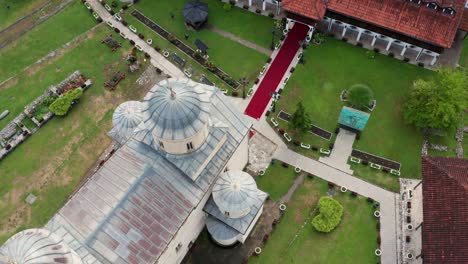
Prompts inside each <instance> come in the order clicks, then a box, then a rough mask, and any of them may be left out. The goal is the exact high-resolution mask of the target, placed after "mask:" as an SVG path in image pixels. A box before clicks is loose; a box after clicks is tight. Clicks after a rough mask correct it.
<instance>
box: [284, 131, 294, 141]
mask: <svg viewBox="0 0 468 264" xmlns="http://www.w3.org/2000/svg"><path fill="white" fill-rule="evenodd" d="M283 137H284V138H285V139H286V140H287V141H288V142H291V141H292V138H291V137H290V136H289V135H288V133H284V134H283Z"/></svg>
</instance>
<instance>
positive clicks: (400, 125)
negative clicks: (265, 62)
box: [276, 38, 432, 178]
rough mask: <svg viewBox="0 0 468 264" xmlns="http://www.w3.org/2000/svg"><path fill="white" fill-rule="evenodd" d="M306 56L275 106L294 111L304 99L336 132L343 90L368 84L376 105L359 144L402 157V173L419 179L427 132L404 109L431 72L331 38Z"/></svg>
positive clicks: (315, 118) (323, 123)
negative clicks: (414, 124) (420, 81)
mask: <svg viewBox="0 0 468 264" xmlns="http://www.w3.org/2000/svg"><path fill="white" fill-rule="evenodd" d="M304 56H305V57H304V58H305V61H306V63H305V65H298V67H297V68H296V71H295V72H294V74H293V76H292V77H291V80H290V81H289V82H288V84H287V87H286V89H285V90H284V91H283V94H282V98H281V99H280V100H279V102H278V104H277V108H276V109H277V110H278V111H279V110H281V109H283V110H285V111H287V112H289V113H293V112H294V110H295V108H296V106H295V105H296V104H297V102H298V101H299V100H302V101H303V103H304V104H305V105H306V107H307V109H308V110H309V112H310V114H311V118H312V122H313V123H314V124H316V125H318V126H320V127H322V128H324V129H327V130H329V131H330V132H333V131H334V129H335V127H336V126H337V120H338V115H339V113H340V110H341V107H342V106H343V105H344V104H343V103H342V102H340V100H339V95H340V93H341V91H342V90H343V89H346V88H348V87H349V86H350V85H353V84H356V83H362V84H366V85H368V86H369V87H371V89H372V90H373V92H374V94H375V98H376V100H377V107H376V108H375V110H374V111H373V112H372V114H371V117H370V120H369V122H368V124H367V127H366V129H365V130H364V132H363V133H362V136H361V139H360V140H358V141H356V143H355V145H354V148H357V149H360V150H363V151H366V152H370V153H373V154H376V155H380V156H383V157H386V158H389V159H392V160H396V161H399V162H401V163H402V177H407V178H419V177H420V151H421V143H422V135H421V133H419V132H418V131H417V130H416V129H414V128H413V127H411V126H409V125H406V124H405V123H404V122H403V119H402V115H401V113H400V108H401V105H402V102H403V98H404V97H405V96H406V94H407V93H408V91H409V89H410V87H411V85H412V83H413V81H414V80H416V79H418V78H427V77H429V76H430V75H431V74H432V72H430V71H428V70H425V69H422V68H419V67H416V66H413V65H410V64H407V63H404V62H401V61H398V60H395V59H392V58H388V57H385V56H382V55H377V57H376V58H375V59H369V58H368V57H367V56H366V50H365V49H362V48H359V47H354V46H352V45H349V44H345V43H343V42H341V41H338V40H335V39H331V38H327V39H326V42H325V43H324V44H322V45H320V46H317V45H312V46H311V47H310V48H308V49H307V50H306V51H305V54H304ZM299 98H300V99H299ZM322 144H323V143H322Z"/></svg>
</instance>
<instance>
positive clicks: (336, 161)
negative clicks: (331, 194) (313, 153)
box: [319, 128, 356, 174]
mask: <svg viewBox="0 0 468 264" xmlns="http://www.w3.org/2000/svg"><path fill="white" fill-rule="evenodd" d="M355 139H356V134H355V133H353V132H351V131H348V130H346V129H342V128H340V132H339V133H338V135H337V137H336V140H335V143H334V144H333V150H332V152H331V154H330V156H329V157H322V158H320V159H319V161H320V162H323V163H325V164H328V165H330V166H331V167H334V168H337V169H340V170H342V171H344V172H346V173H348V174H353V171H352V170H351V168H350V165H349V164H348V158H349V156H351V152H352V151H353V143H354V140H355Z"/></svg>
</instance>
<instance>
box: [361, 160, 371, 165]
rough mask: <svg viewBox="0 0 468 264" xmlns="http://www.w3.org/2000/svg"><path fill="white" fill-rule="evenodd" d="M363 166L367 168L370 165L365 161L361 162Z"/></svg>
mask: <svg viewBox="0 0 468 264" xmlns="http://www.w3.org/2000/svg"><path fill="white" fill-rule="evenodd" d="M361 164H362V165H364V166H367V165H368V164H369V162H368V161H367V160H363V161H361Z"/></svg>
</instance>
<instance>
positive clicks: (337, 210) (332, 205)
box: [312, 196, 343, 233]
mask: <svg viewBox="0 0 468 264" xmlns="http://www.w3.org/2000/svg"><path fill="white" fill-rule="evenodd" d="M319 211H320V214H319V215H317V216H316V217H314V219H312V226H314V228H315V229H316V230H317V231H319V232H324V233H329V232H331V231H332V230H333V229H335V227H337V226H338V225H339V224H340V222H341V218H342V217H343V206H342V205H341V204H340V203H339V202H338V201H336V200H335V199H333V198H330V197H327V196H324V197H322V198H320V200H319Z"/></svg>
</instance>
